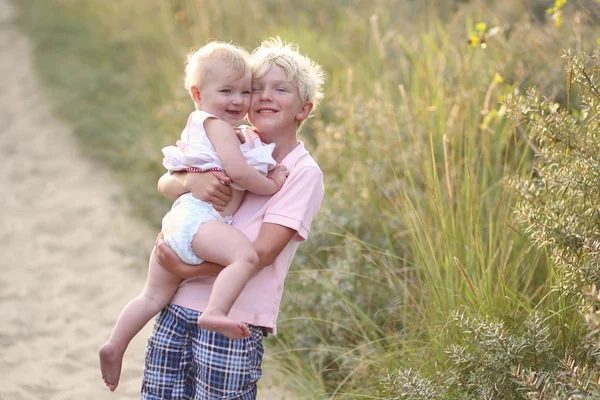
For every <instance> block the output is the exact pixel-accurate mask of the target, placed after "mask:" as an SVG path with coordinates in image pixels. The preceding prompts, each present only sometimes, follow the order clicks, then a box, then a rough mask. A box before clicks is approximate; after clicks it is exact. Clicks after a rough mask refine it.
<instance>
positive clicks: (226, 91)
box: [221, 89, 231, 93]
mask: <svg viewBox="0 0 600 400" xmlns="http://www.w3.org/2000/svg"><path fill="white" fill-rule="evenodd" d="M221 93H231V90H229V89H222V90H221Z"/></svg>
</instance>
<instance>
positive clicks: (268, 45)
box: [250, 37, 325, 114]
mask: <svg viewBox="0 0 600 400" xmlns="http://www.w3.org/2000/svg"><path fill="white" fill-rule="evenodd" d="M275 66H278V67H281V68H282V69H283V70H284V71H285V73H286V75H287V77H288V79H289V80H290V82H292V83H294V84H295V85H296V86H297V87H298V91H299V92H300V99H301V100H302V101H303V102H310V103H312V104H313V111H314V109H315V108H317V105H318V104H319V103H320V101H321V99H322V98H323V82H324V78H325V74H324V73H323V69H322V68H321V66H320V65H319V64H317V63H315V62H314V61H312V60H311V59H310V58H308V57H306V56H304V55H302V54H300V52H299V51H298V46H297V45H295V44H290V43H284V42H283V41H282V40H281V38H279V37H273V38H269V39H267V40H265V41H264V42H262V43H261V45H260V46H259V47H257V48H256V49H255V50H254V51H253V52H252V55H251V56H250V69H251V71H252V79H260V78H262V77H263V76H265V75H266V74H267V72H269V70H270V69H271V68H273V67H275ZM311 114H312V112H311Z"/></svg>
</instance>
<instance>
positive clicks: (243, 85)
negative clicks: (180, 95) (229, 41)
mask: <svg viewBox="0 0 600 400" xmlns="http://www.w3.org/2000/svg"><path fill="white" fill-rule="evenodd" d="M251 83H252V73H251V72H250V68H248V69H247V70H246V73H245V74H244V76H242V77H241V78H238V77H236V76H235V74H234V73H233V71H232V70H231V68H230V67H229V65H228V64H227V62H225V61H223V60H215V61H213V62H212V64H211V66H210V70H209V71H208V72H207V74H206V79H204V83H203V84H202V86H201V87H200V88H195V87H193V88H192V98H193V99H194V103H196V108H198V109H200V110H204V111H206V112H207V113H209V114H212V115H214V116H216V117H218V118H220V119H222V120H223V121H226V122H228V123H230V124H231V125H237V124H238V123H239V122H240V121H241V120H242V119H243V118H244V117H245V116H246V114H247V113H248V108H249V107H250V92H251V88H252V86H251ZM194 89H195V90H194ZM195 92H197V96H196V95H195Z"/></svg>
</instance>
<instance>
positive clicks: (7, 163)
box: [0, 0, 289, 400]
mask: <svg viewBox="0 0 600 400" xmlns="http://www.w3.org/2000/svg"><path fill="white" fill-rule="evenodd" d="M14 18H15V9H14V7H13V6H12V5H11V4H10V3H9V2H8V0H0V54H2V57H0V171H2V173H1V174H0V224H1V225H0V226H1V227H2V229H1V230H0V243H2V245H1V247H0V249H2V258H1V259H0V315H1V316H2V322H1V323H0V399H1V400H21V399H27V400H42V399H43V400H46V399H48V400H66V399H77V400H80V399H90V400H102V399H139V385H140V378H141V374H142V367H143V356H144V344H145V339H146V337H147V336H148V334H149V332H150V325H149V326H147V327H146V329H145V330H144V331H143V332H142V334H140V335H138V337H137V338H136V339H135V340H134V342H133V343H132V344H131V346H130V348H129V351H128V352H127V354H126V358H125V365H124V371H123V376H122V378H121V383H120V385H119V388H118V390H117V392H115V393H110V392H109V391H108V390H107V389H106V388H105V387H104V385H103V383H102V381H101V379H100V372H99V367H98V358H97V350H98V348H99V346H100V345H101V344H102V343H103V342H104V341H105V340H106V339H107V338H108V335H109V333H110V330H111V328H112V324H113V323H114V320H115V318H116V316H117V315H118V312H119V311H120V309H121V307H122V306H123V305H124V304H125V302H126V301H128V300H129V299H130V298H132V297H133V296H134V295H135V294H137V293H138V292H139V290H140V289H141V287H142V285H143V282H144V278H145V268H144V266H143V265H140V264H145V262H146V261H145V260H144V259H143V258H142V257H140V254H145V253H147V252H148V251H149V250H150V249H151V247H152V244H153V238H154V236H155V234H156V232H154V231H152V230H151V229H149V228H148V227H146V226H144V225H143V224H141V223H140V222H138V221H135V220H132V219H131V218H129V217H128V215H127V214H126V212H125V211H123V210H121V209H120V208H119V207H118V204H117V201H116V200H115V199H116V198H117V196H119V191H120V188H119V187H118V185H117V184H116V183H115V182H113V181H112V180H111V179H110V177H109V176H108V174H107V173H106V171H104V170H103V168H102V167H98V166H95V165H94V164H93V163H92V162H90V161H89V160H88V159H85V158H82V157H81V156H79V154H78V153H77V148H76V143H75V140H74V138H73V137H72V133H71V131H70V129H69V127H68V126H66V125H65V124H63V123H61V122H59V121H57V120H56V119H54V118H53V116H52V113H51V111H50V108H49V107H48V104H47V100H48V99H47V98H44V93H43V91H42V90H40V89H39V88H40V83H39V82H38V81H37V79H36V75H35V73H34V71H33V69H32V66H31V64H32V63H31V53H32V45H31V43H30V41H29V40H28V38H27V37H25V36H24V35H23V34H22V33H21V32H20V31H19V30H18V29H17V28H16V27H15V26H14V25H13V20H14ZM123 248H127V249H129V254H125V253H124V252H123V251H122V250H121V249H123ZM132 248H134V249H135V250H136V251H135V253H137V255H136V256H134V255H132V254H131V253H132V252H131V249H132ZM263 383H266V382H263ZM281 397H282V395H281V393H280V392H278V391H277V390H276V389H274V388H271V390H265V391H263V392H262V393H261V396H260V398H262V399H276V398H281ZM288 398H289V397H288Z"/></svg>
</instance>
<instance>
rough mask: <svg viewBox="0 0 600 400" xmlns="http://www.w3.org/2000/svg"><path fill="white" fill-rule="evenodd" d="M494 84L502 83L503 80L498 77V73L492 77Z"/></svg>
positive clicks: (500, 76)
mask: <svg viewBox="0 0 600 400" xmlns="http://www.w3.org/2000/svg"><path fill="white" fill-rule="evenodd" d="M494 82H496V83H502V82H504V78H503V77H502V75H500V72H496V75H494Z"/></svg>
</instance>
